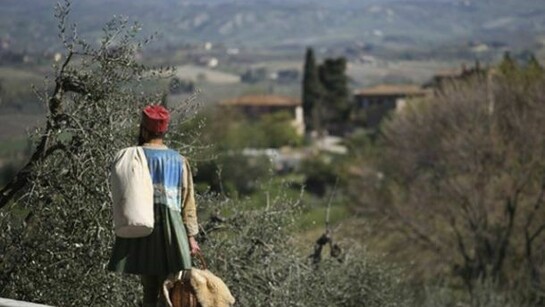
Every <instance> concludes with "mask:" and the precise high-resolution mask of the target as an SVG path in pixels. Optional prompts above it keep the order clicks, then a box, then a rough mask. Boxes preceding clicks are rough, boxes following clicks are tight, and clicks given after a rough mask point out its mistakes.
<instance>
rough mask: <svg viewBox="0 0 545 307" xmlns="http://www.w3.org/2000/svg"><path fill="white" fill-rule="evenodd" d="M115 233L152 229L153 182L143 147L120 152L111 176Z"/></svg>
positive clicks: (135, 233) (133, 233) (133, 234)
mask: <svg viewBox="0 0 545 307" xmlns="http://www.w3.org/2000/svg"><path fill="white" fill-rule="evenodd" d="M110 183H111V192H112V201H113V216H114V229H115V234H116V235H117V236H119V237H121V238H139V237H145V236H147V235H149V234H151V233H152V231H153V224H154V216H153V182H152V180H151V175H150V171H149V168H148V162H147V160H146V155H145V154H144V150H143V149H142V147H128V148H125V149H122V150H120V151H118V152H117V154H116V155H115V158H114V161H113V164H112V174H111V177H110Z"/></svg>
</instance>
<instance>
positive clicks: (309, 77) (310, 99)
mask: <svg viewBox="0 0 545 307" xmlns="http://www.w3.org/2000/svg"><path fill="white" fill-rule="evenodd" d="M302 92H303V112H304V117H305V130H306V131H307V132H309V131H311V130H313V129H317V128H318V126H319V124H318V122H319V114H318V113H319V112H318V109H319V106H318V104H319V103H320V102H319V100H320V92H321V85H320V80H319V78H318V69H317V68H316V60H315V58H314V51H313V50H312V48H307V52H306V55H305V67H304V73H303V91H302Z"/></svg>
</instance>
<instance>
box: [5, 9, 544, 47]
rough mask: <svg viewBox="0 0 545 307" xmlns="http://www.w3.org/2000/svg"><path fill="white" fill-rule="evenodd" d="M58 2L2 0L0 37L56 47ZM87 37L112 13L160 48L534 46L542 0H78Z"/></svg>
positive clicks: (76, 15) (540, 30) (540, 34)
mask: <svg viewBox="0 0 545 307" xmlns="http://www.w3.org/2000/svg"><path fill="white" fill-rule="evenodd" d="M54 3H55V1H53V0H3V1H0V38H2V39H4V40H6V39H8V40H9V42H10V45H11V47H12V48H16V49H20V50H21V49H25V50H36V49H38V50H41V49H55V48H58V44H57V43H56V42H57V40H58V39H57V38H56V28H55V20H54V18H53V9H52V8H53V6H54ZM72 6H73V8H72V11H73V15H72V20H73V21H75V22H77V23H78V25H79V31H80V33H82V34H83V36H84V37H91V38H95V37H98V36H99V35H100V29H101V26H102V25H103V24H104V22H106V21H107V20H108V19H110V18H111V17H112V16H113V15H114V14H117V15H124V16H129V17H131V18H132V19H135V20H138V21H139V22H140V23H141V24H142V25H143V28H144V29H145V31H146V32H147V33H152V32H158V33H160V34H161V37H162V38H161V40H160V43H159V44H160V46H177V45H180V44H183V43H191V42H203V41H212V42H216V43H223V44H226V45H228V46H248V47H264V48H293V47H295V48H300V47H302V46H306V45H314V46H339V45H350V44H354V43H359V44H370V45H373V46H378V47H387V48H394V49H411V48H413V49H414V48H420V49H425V48H434V47H436V46H443V45H449V44H479V43H485V44H487V45H490V46H500V47H502V48H508V49H509V48H514V49H531V50H532V49H536V48H539V47H540V46H541V43H540V41H541V40H543V38H544V37H545V2H543V1H535V0H495V1H492V0H478V1H476V0H380V1H379V0H338V1H321V0H245V1H243V0H207V1H206V2H205V1H195V0H186V1H182V0H155V1H148V0H93V1H74V3H73V5H72Z"/></svg>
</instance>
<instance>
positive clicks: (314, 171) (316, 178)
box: [301, 155, 337, 196]
mask: <svg viewBox="0 0 545 307" xmlns="http://www.w3.org/2000/svg"><path fill="white" fill-rule="evenodd" d="M301 172H302V173H303V174H305V176H306V178H305V186H306V189H307V190H308V191H309V192H311V193H314V194H316V195H318V196H324V195H325V193H326V192H327V188H328V187H332V186H333V185H334V184H335V181H336V180H337V173H336V170H335V166H334V165H333V162H332V160H331V158H330V157H327V156H325V155H317V156H314V157H311V158H308V159H305V160H304V161H303V164H302V166H301Z"/></svg>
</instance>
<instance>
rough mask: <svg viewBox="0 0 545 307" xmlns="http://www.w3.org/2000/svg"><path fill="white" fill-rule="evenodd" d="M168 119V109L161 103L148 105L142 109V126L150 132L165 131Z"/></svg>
mask: <svg viewBox="0 0 545 307" xmlns="http://www.w3.org/2000/svg"><path fill="white" fill-rule="evenodd" d="M169 120H170V114H169V112H168V110H167V109H166V108H165V107H163V106H161V105H149V106H147V107H145V108H144V110H142V126H143V127H144V128H146V130H148V131H150V132H154V133H164V132H166V131H167V129H168V122H169Z"/></svg>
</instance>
